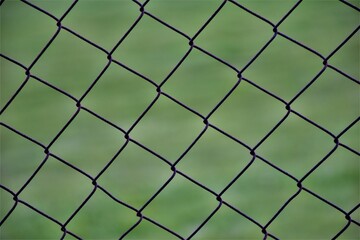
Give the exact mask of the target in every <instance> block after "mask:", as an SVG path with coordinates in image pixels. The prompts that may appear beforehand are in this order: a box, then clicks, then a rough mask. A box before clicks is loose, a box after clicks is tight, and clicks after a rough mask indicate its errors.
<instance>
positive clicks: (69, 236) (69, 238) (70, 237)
mask: <svg viewBox="0 0 360 240" xmlns="http://www.w3.org/2000/svg"><path fill="white" fill-rule="evenodd" d="M76 239H77V238H75V237H73V236H71V235H70V234H66V235H65V237H64V240H76Z"/></svg>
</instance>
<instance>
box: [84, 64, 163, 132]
mask: <svg viewBox="0 0 360 240" xmlns="http://www.w3.org/2000/svg"><path fill="white" fill-rule="evenodd" d="M155 96H156V92H155V88H154V86H153V85H151V84H150V83H148V82H147V81H146V80H144V79H142V78H140V77H138V76H137V75H135V74H133V73H131V72H129V71H127V70H125V69H124V68H122V67H120V66H118V65H115V64H111V65H110V67H109V68H108V70H107V71H106V72H105V73H104V75H103V76H102V77H101V79H100V80H99V81H98V82H97V84H96V85H95V87H94V88H93V89H92V91H91V92H90V93H89V95H87V97H86V98H85V99H84V101H83V103H82V104H83V105H84V106H86V107H88V108H89V109H91V110H93V111H94V112H96V113H97V114H100V115H101V116H102V117H104V118H106V119H108V120H109V121H111V122H112V123H115V124H117V125H119V126H120V127H122V128H123V129H128V128H130V126H131V125H132V124H133V123H134V122H135V120H136V119H137V118H138V117H139V116H140V115H141V113H142V112H143V111H144V110H145V109H146V107H147V106H148V105H149V104H150V103H151V102H152V100H153V99H154V98H155Z"/></svg>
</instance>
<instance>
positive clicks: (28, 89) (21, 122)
mask: <svg viewBox="0 0 360 240" xmlns="http://www.w3.org/2000/svg"><path fill="white" fill-rule="evenodd" d="M75 110H76V108H75V103H74V101H73V100H71V99H70V98H68V97H67V96H65V95H63V94H61V93H59V92H57V91H55V90H54V89H52V88H50V87H48V86H46V85H44V84H42V83H41V82H39V81H37V80H35V79H32V78H31V79H29V81H28V82H27V83H26V86H25V87H24V88H23V89H22V90H21V92H20V93H19V94H18V95H17V97H16V98H15V99H14V101H13V102H12V103H11V105H10V106H9V107H8V108H7V109H6V111H5V112H4V113H3V114H2V116H1V120H2V121H3V122H5V123H7V124H9V125H10V126H12V127H14V128H15V129H17V130H18V131H20V132H22V133H24V134H26V135H29V136H30V137H32V138H35V139H36V140H38V141H40V142H42V143H44V144H46V143H48V142H50V141H51V140H52V139H53V138H54V137H55V135H56V133H57V132H58V131H60V129H61V128H62V127H63V126H64V125H65V124H66V122H67V121H68V120H69V119H70V117H71V115H72V114H73V113H74V112H75Z"/></svg>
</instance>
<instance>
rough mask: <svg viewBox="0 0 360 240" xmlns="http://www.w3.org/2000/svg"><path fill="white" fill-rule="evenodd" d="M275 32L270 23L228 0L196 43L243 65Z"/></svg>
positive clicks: (240, 65) (232, 62)
mask: <svg viewBox="0 0 360 240" xmlns="http://www.w3.org/2000/svg"><path fill="white" fill-rule="evenodd" d="M243 23H246V24H243ZM272 35H273V31H272V27H271V26H270V25H268V24H267V23H265V22H263V21H262V20H260V19H259V18H257V17H255V16H253V15H251V14H249V13H248V12H246V11H244V10H242V9H241V8H238V7H236V6H234V5H233V4H231V3H230V2H228V3H227V4H225V6H224V7H223V8H222V9H221V11H220V12H219V13H218V15H216V17H215V18H214V19H213V20H212V21H211V22H210V23H209V25H208V26H207V27H206V28H205V29H204V31H203V32H202V33H201V34H200V35H199V37H198V38H197V39H196V40H195V44H196V45H199V46H200V47H202V48H204V49H205V50H207V51H209V52H211V53H212V54H214V55H216V56H217V57H220V58H222V59H224V60H225V61H228V62H230V63H231V64H233V65H235V66H236V67H239V68H241V67H243V66H245V64H247V63H248V62H249V61H250V59H251V58H252V57H254V56H255V55H256V53H257V52H258V51H259V50H260V49H261V48H262V47H263V46H264V45H265V44H266V42H267V41H269V40H270V38H271V36H272Z"/></svg>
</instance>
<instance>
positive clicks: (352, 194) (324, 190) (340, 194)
mask: <svg viewBox="0 0 360 240" xmlns="http://www.w3.org/2000/svg"><path fill="white" fill-rule="evenodd" d="M359 169H360V161H359V156H357V155H355V154H354V153H352V152H350V151H348V150H347V149H345V148H342V147H341V146H340V147H338V149H336V151H335V152H334V153H333V154H332V155H330V157H329V158H328V159H326V161H325V162H324V163H323V164H322V165H321V166H319V167H318V168H317V169H316V170H315V171H314V172H313V173H312V174H311V175H310V176H309V177H308V178H307V179H305V181H304V183H303V185H304V186H306V187H308V188H309V189H310V190H312V191H314V192H315V193H317V194H319V195H320V196H321V197H323V198H325V199H327V200H329V201H330V202H332V203H334V204H335V205H337V206H339V207H340V208H342V209H344V210H345V211H346V212H348V211H350V210H351V209H352V208H353V207H354V206H355V205H356V204H357V203H358V202H360V192H359V189H360V184H359ZM329 186H331V187H329Z"/></svg>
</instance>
